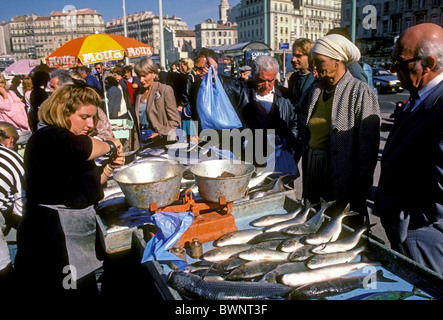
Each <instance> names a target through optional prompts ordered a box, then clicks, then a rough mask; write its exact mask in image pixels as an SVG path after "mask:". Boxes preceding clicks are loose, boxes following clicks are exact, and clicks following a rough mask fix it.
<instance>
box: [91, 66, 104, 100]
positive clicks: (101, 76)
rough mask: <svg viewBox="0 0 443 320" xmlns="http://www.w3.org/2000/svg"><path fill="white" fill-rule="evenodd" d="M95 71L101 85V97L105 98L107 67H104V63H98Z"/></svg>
mask: <svg viewBox="0 0 443 320" xmlns="http://www.w3.org/2000/svg"><path fill="white" fill-rule="evenodd" d="M94 69H95V71H96V73H95V74H94V76H95V77H96V78H97V80H98V82H99V83H100V84H101V89H100V97H102V98H104V97H105V94H104V83H105V82H104V80H105V78H106V75H105V71H106V70H105V67H104V66H103V63H101V62H97V63H96V64H95V65H94Z"/></svg>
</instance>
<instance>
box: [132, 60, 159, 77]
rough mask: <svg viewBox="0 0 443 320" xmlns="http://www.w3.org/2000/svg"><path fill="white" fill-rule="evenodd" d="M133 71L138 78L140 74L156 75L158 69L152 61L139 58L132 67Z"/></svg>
mask: <svg viewBox="0 0 443 320" xmlns="http://www.w3.org/2000/svg"><path fill="white" fill-rule="evenodd" d="M134 71H135V73H136V74H137V75H138V76H140V74H141V73H155V74H158V68H157V66H156V65H155V63H154V61H152V60H151V59H150V58H148V57H143V58H141V59H140V60H139V61H138V62H137V63H136V64H135V65H134Z"/></svg>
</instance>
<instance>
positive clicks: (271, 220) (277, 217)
mask: <svg viewBox="0 0 443 320" xmlns="http://www.w3.org/2000/svg"><path fill="white" fill-rule="evenodd" d="M302 208H303V205H302V204H301V203H300V204H299V206H298V207H297V208H296V209H295V210H293V211H291V212H289V213H281V214H270V215H266V216H264V217H260V218H258V219H255V220H253V221H251V223H250V225H251V226H254V227H267V226H271V225H273V224H276V223H278V222H282V221H286V220H289V219H292V218H295V217H296V216H297V215H298V214H299V213H300V212H301V210H302Z"/></svg>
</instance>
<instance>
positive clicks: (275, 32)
mask: <svg viewBox="0 0 443 320" xmlns="http://www.w3.org/2000/svg"><path fill="white" fill-rule="evenodd" d="M265 3H266V5H267V6H266V8H265ZM340 20H341V1H340V0H305V1H303V0H266V1H265V0H242V1H241V2H240V3H239V8H238V13H237V23H238V34H239V40H238V41H239V42H240V43H241V42H249V41H261V42H265V43H267V44H268V45H269V46H270V47H271V48H272V49H273V50H278V49H279V48H280V43H292V42H293V41H294V40H295V39H297V38H309V39H312V40H316V39H318V38H319V37H322V36H324V35H325V34H326V33H327V32H328V31H329V30H331V29H333V28H335V27H339V26H340V22H341V21H340Z"/></svg>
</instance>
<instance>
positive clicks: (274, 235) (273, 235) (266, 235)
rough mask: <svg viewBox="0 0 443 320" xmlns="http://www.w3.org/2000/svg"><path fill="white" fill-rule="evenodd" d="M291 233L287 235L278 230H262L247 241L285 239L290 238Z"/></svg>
mask: <svg viewBox="0 0 443 320" xmlns="http://www.w3.org/2000/svg"><path fill="white" fill-rule="evenodd" d="M291 237H292V236H291V235H288V234H286V233H283V232H280V231H274V232H262V233H260V234H258V235H256V236H255V237H253V238H252V239H251V240H249V241H248V242H247V243H250V244H258V243H261V242H265V241H271V240H285V239H289V238H291Z"/></svg>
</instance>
